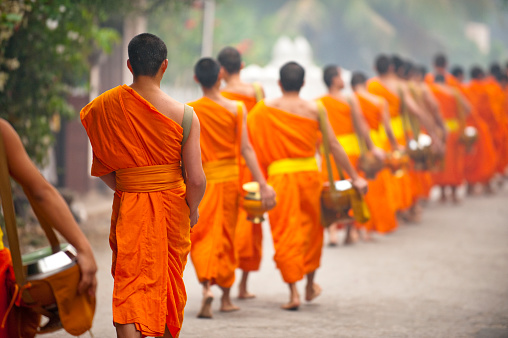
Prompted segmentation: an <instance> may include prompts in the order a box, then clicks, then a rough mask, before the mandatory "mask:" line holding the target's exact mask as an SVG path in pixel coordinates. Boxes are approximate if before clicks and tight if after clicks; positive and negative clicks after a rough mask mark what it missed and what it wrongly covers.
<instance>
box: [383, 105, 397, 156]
mask: <svg viewBox="0 0 508 338" xmlns="http://www.w3.org/2000/svg"><path fill="white" fill-rule="evenodd" d="M381 123H383V127H384V129H385V132H386V136H387V137H388V140H389V141H390V145H391V146H392V150H396V149H398V147H399V145H398V143H397V140H396V139H395V134H394V133H393V129H392V124H391V123H390V112H389V111H388V102H386V101H384V102H383V110H382V113H381Z"/></svg>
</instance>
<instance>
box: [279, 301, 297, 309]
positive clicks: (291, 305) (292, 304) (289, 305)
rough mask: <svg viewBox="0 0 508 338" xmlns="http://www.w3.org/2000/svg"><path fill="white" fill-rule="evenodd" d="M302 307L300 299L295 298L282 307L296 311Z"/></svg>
mask: <svg viewBox="0 0 508 338" xmlns="http://www.w3.org/2000/svg"><path fill="white" fill-rule="evenodd" d="M299 307H300V299H293V300H292V301H290V302H289V303H287V304H284V305H282V306H281V307H280V308H281V309H283V310H288V311H296V310H298V308H299Z"/></svg>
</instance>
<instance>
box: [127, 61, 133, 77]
mask: <svg viewBox="0 0 508 338" xmlns="http://www.w3.org/2000/svg"><path fill="white" fill-rule="evenodd" d="M127 68H129V70H130V72H131V73H132V75H134V72H133V71H132V65H131V60H129V59H127Z"/></svg>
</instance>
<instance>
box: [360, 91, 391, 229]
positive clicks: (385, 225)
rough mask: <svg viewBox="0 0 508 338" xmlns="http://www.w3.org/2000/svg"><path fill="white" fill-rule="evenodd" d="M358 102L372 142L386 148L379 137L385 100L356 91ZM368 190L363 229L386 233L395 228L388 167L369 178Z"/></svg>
mask: <svg viewBox="0 0 508 338" xmlns="http://www.w3.org/2000/svg"><path fill="white" fill-rule="evenodd" d="M356 97H357V98H358V103H359V104H360V108H361V110H362V113H363V115H364V116H365V120H366V121H367V124H368V125H369V128H370V134H371V138H372V142H373V143H374V145H375V146H376V147H379V148H381V149H383V148H385V150H387V149H386V148H387V147H386V143H384V142H382V140H381V139H380V137H379V132H380V129H381V128H380V127H381V121H382V114H383V109H384V105H385V102H386V101H385V100H384V99H383V98H382V97H378V101H377V102H373V101H372V100H371V98H369V97H367V96H364V95H362V94H359V93H356ZM368 182H369V192H368V193H367V194H366V195H365V202H366V203H367V206H368V207H369V210H370V220H369V221H368V222H367V223H365V224H364V227H365V229H367V230H375V231H377V232H379V233H387V232H391V231H394V230H395V229H396V228H397V217H396V210H395V209H394V208H393V205H392V203H390V198H393V197H390V196H392V194H393V192H392V191H391V187H390V186H391V182H392V178H391V174H390V171H389V169H387V168H385V169H383V170H381V171H380V172H378V173H377V175H376V177H375V178H374V179H372V180H369V181H368Z"/></svg>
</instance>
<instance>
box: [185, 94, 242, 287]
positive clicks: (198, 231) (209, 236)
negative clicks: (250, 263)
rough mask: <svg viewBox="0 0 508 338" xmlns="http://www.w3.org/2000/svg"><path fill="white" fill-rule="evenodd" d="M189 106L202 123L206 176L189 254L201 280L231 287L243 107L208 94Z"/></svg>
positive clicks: (202, 154) (234, 260)
mask: <svg viewBox="0 0 508 338" xmlns="http://www.w3.org/2000/svg"><path fill="white" fill-rule="evenodd" d="M189 105H190V106H191V107H193V108H194V110H195V112H196V115H197V116H198V118H199V122H200V124H201V138H200V144H201V156H202V161H203V169H204V172H205V176H206V180H207V186H206V191H205V195H204V197H203V200H202V201H201V204H200V205H199V215H200V217H199V221H198V223H197V224H196V226H195V227H194V228H193V231H192V234H191V242H192V245H191V259H192V263H193V264H194V268H195V270H196V274H197V277H198V280H199V281H200V282H203V281H205V280H209V281H210V282H211V283H212V284H217V285H219V286H221V287H224V288H230V287H231V286H232V285H233V283H234V281H235V269H236V267H237V259H236V253H235V247H234V239H235V228H236V222H237V215H238V206H239V204H238V198H239V178H238V175H239V173H238V171H239V169H238V160H239V149H240V138H241V126H242V122H241V118H242V113H243V112H240V113H238V114H233V113H232V112H230V111H229V110H227V109H226V108H224V107H223V106H221V105H219V104H218V103H216V102H214V101H212V100H210V99H209V98H206V97H203V98H201V99H199V100H197V101H194V102H191V103H189Z"/></svg>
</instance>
